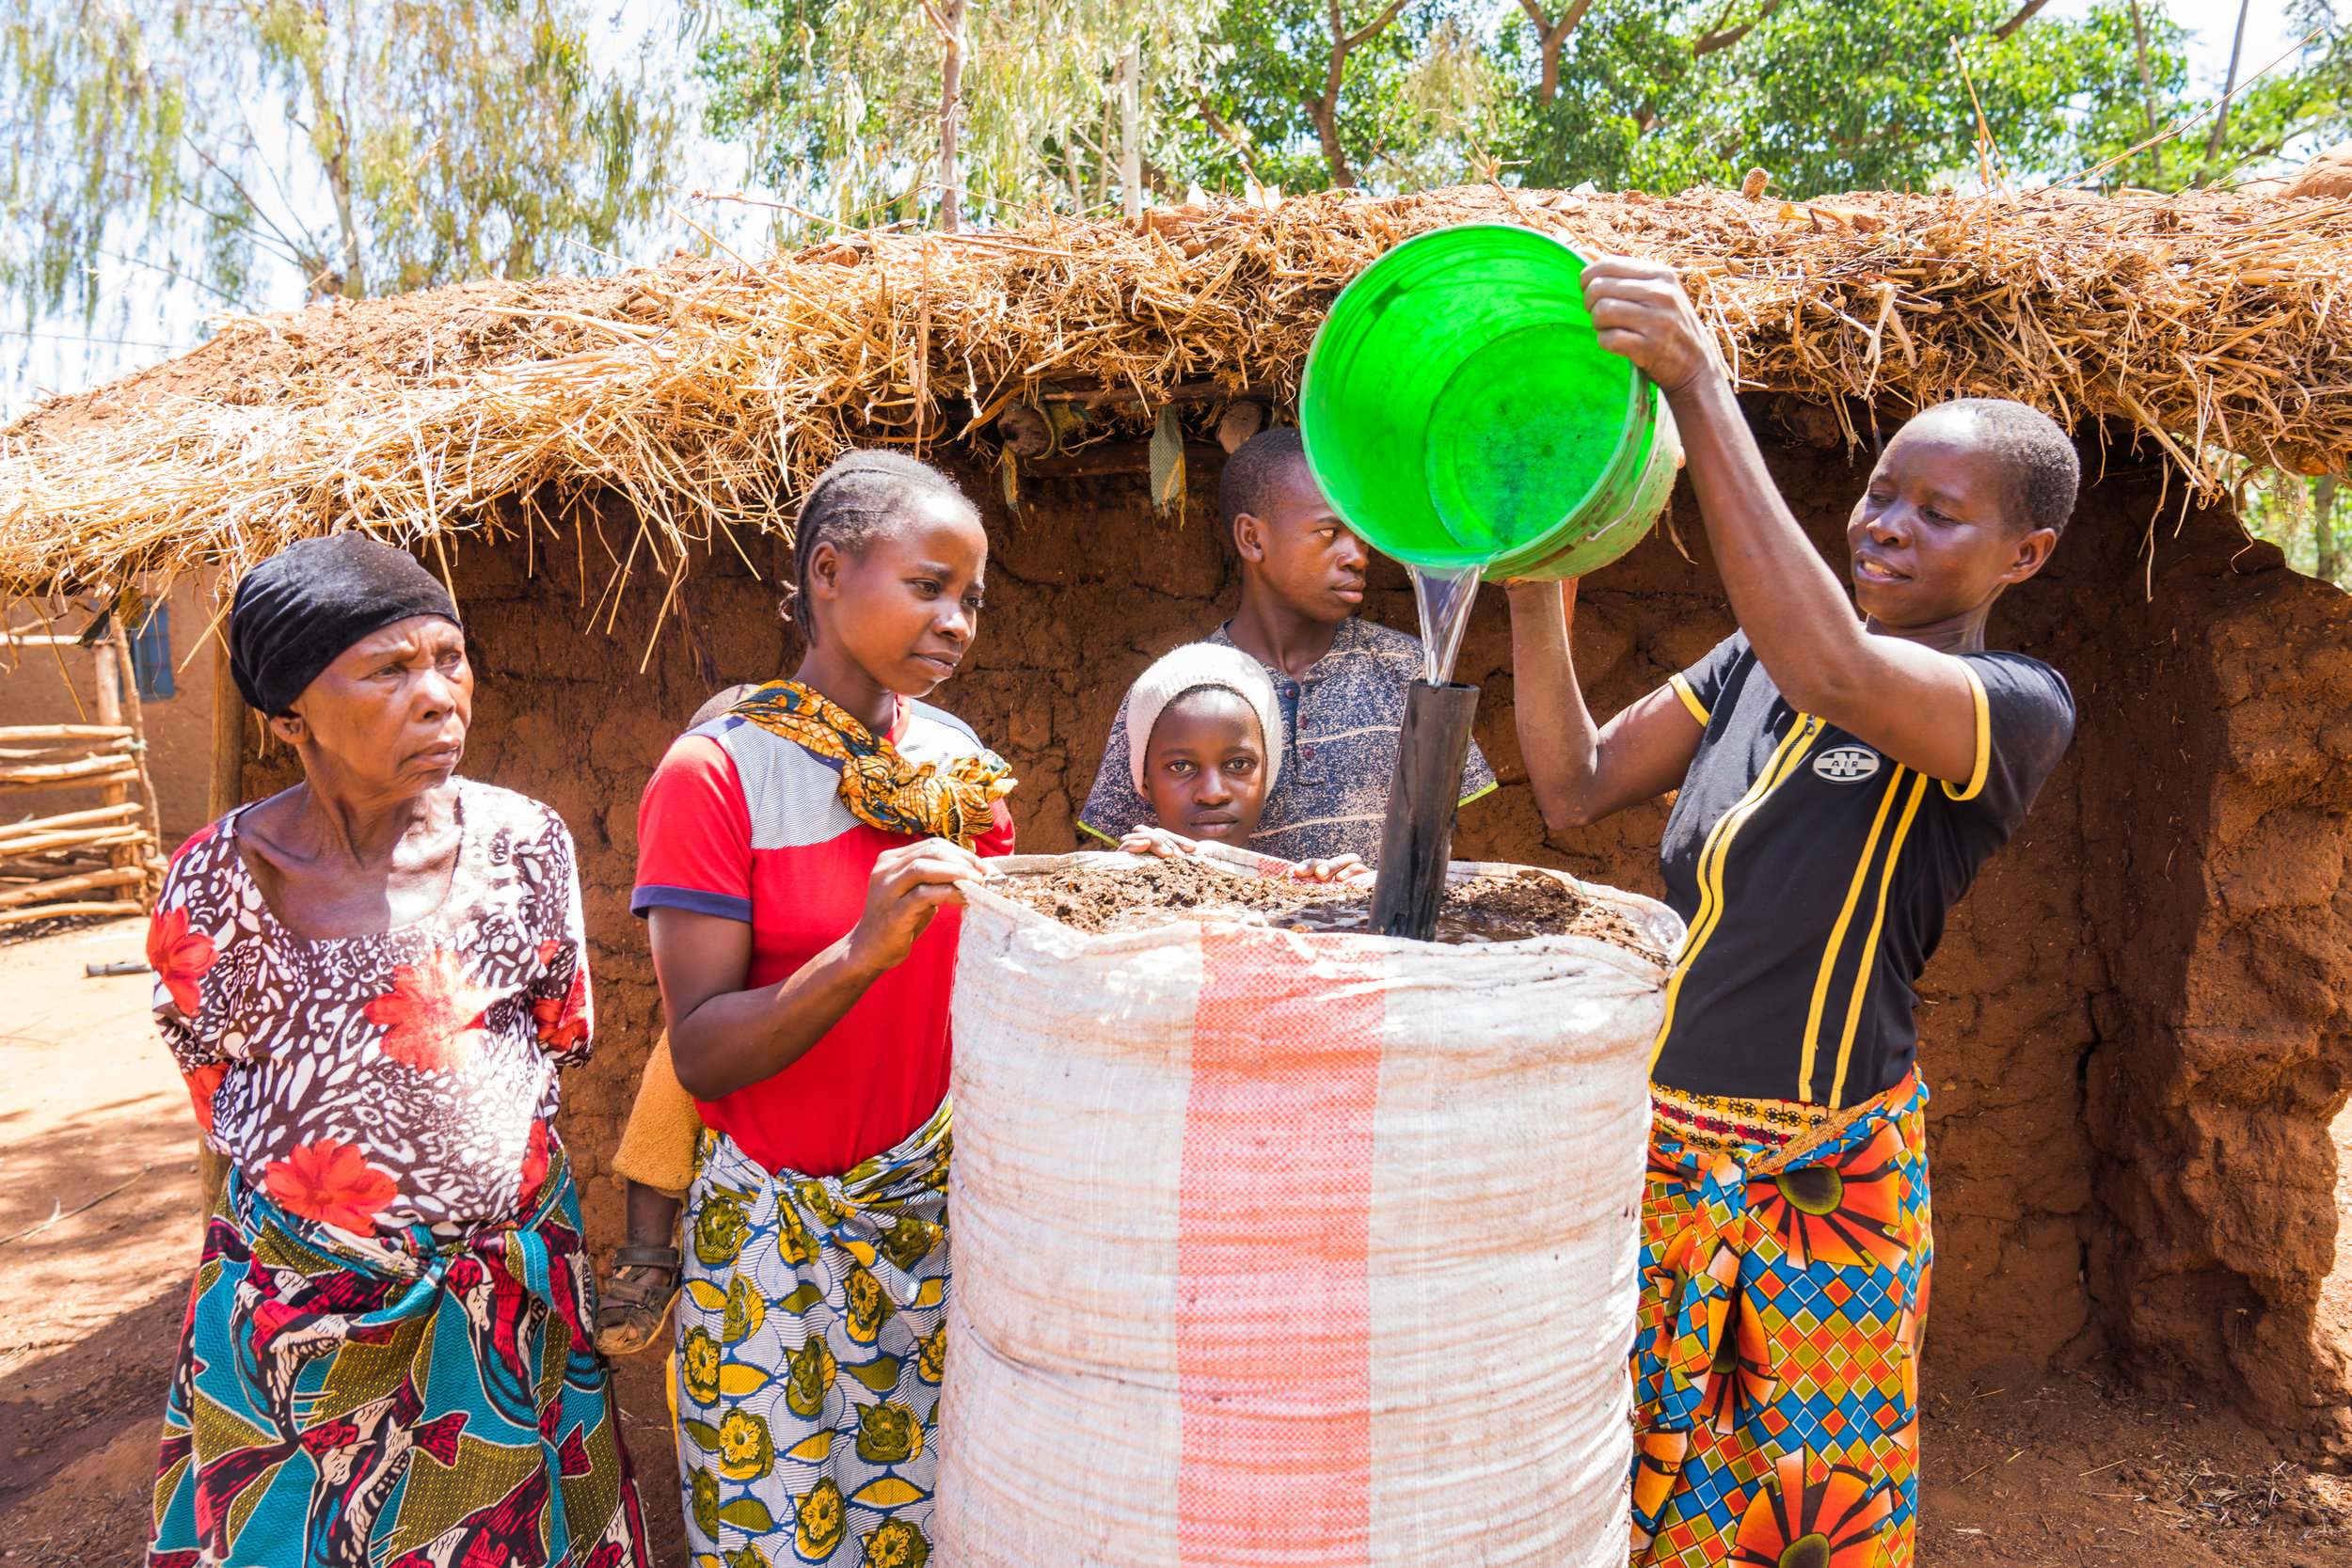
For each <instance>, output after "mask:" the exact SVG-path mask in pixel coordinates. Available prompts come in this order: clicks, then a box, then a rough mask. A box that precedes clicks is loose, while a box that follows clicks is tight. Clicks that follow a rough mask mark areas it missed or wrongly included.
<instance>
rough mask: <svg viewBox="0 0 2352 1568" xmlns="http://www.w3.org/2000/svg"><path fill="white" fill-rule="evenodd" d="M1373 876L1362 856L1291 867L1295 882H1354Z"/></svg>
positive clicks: (1336, 858) (1333, 858)
mask: <svg viewBox="0 0 2352 1568" xmlns="http://www.w3.org/2000/svg"><path fill="white" fill-rule="evenodd" d="M1371 875H1372V867H1370V866H1368V865H1366V864H1365V863H1364V857H1363V856H1361V855H1334V856H1332V857H1331V858H1330V859H1329V860H1327V861H1300V862H1299V863H1297V864H1296V865H1295V866H1293V867H1291V880H1292V881H1294V882H1353V881H1359V880H1360V879H1364V878H1367V877H1370V876H1371Z"/></svg>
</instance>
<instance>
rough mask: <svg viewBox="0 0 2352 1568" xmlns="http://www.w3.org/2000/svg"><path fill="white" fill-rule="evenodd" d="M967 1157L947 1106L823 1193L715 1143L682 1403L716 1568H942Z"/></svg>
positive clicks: (704, 1180)
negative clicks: (950, 1249)
mask: <svg viewBox="0 0 2352 1568" xmlns="http://www.w3.org/2000/svg"><path fill="white" fill-rule="evenodd" d="M950 1143H951V1137H950V1132H949V1116H948V1108H947V1106H946V1104H944V1103H943V1104H942V1105H941V1106H940V1108H939V1110H938V1111H937V1112H936V1113H935V1114H933V1116H932V1117H931V1119H930V1121H929V1122H928V1123H926V1124H925V1125H924V1126H923V1127H922V1128H921V1129H919V1130H918V1131H916V1132H914V1133H913V1134H911V1135H910V1136H909V1137H908V1138H907V1139H906V1140H905V1141H904V1142H902V1143H900V1144H899V1145H898V1147H897V1148H892V1149H889V1150H887V1151H885V1152H884V1153H882V1154H878V1155H876V1156H875V1157H874V1158H872V1159H870V1160H867V1161H866V1162H865V1163H864V1164H860V1165H858V1166H856V1167H855V1168H854V1169H852V1170H850V1171H849V1172H848V1173H847V1174H846V1175H842V1176H837V1177H825V1178H822V1179H819V1178H815V1177H807V1176H803V1175H800V1174H799V1173H797V1172H794V1171H782V1172H776V1173H772V1174H771V1172H769V1171H768V1170H767V1169H766V1168H765V1167H763V1166H762V1165H760V1164H759V1163H758V1162H756V1161H755V1160H753V1159H752V1158H751V1157H750V1156H748V1155H746V1154H745V1153H744V1152H743V1151H742V1149H741V1148H739V1147H737V1145H736V1144H735V1142H734V1141H733V1140H732V1139H729V1138H727V1137H725V1136H724V1135H723V1134H720V1133H716V1132H712V1133H707V1134H706V1135H705V1137H704V1140H703V1158H702V1165H701V1169H700V1170H699V1171H698V1172H697V1173H696V1175H695V1178H694V1184H693V1186H692V1187H691V1188H690V1189H689V1190H688V1192H687V1196H686V1204H687V1208H686V1247H685V1253H686V1280H685V1289H684V1291H683V1292H682V1293H681V1294H680V1295H679V1297H678V1309H677V1334H678V1340H677V1376H676V1390H675V1391H676V1408H677V1415H678V1439H679V1440H678V1470H679V1481H680V1484H681V1486H682V1487H683V1490H684V1494H685V1504H686V1532H687V1537H688V1540H689V1541H690V1542H691V1544H692V1546H693V1550H694V1562H695V1565H696V1568H738V1565H739V1564H755V1565H776V1564H800V1563H828V1562H830V1563H838V1564H841V1565H843V1568H848V1565H850V1564H860V1565H864V1568H923V1565H924V1564H925V1563H927V1562H929V1561H930V1556H931V1539H930V1517H931V1491H932V1486H933V1478H934V1477H935V1476H936V1475H937V1473H938V1455H937V1453H936V1452H935V1451H934V1449H933V1445H932V1432H933V1429H934V1427H935V1425H936V1422H937V1417H938V1411H939V1386H940V1381H941V1379H942V1377H943V1376H944V1375H945V1373H946V1352H947V1327H946V1320H947V1286H948V1272H947V1155H948V1150H949V1147H950Z"/></svg>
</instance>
